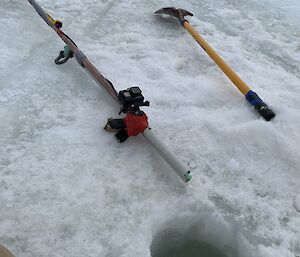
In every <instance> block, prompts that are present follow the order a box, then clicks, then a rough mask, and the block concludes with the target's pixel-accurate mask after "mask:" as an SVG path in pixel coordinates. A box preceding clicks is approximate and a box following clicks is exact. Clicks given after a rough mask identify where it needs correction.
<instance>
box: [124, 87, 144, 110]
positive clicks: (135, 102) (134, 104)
mask: <svg viewBox="0 0 300 257" xmlns="http://www.w3.org/2000/svg"><path fill="white" fill-rule="evenodd" d="M118 99H119V101H120V103H121V111H120V113H121V112H123V113H128V112H130V111H131V112H135V111H139V110H140V107H141V106H150V102H149V101H144V99H145V98H144V96H143V95H142V90H141V89H140V88H139V87H130V88H128V89H126V90H122V91H120V92H119V95H118Z"/></svg>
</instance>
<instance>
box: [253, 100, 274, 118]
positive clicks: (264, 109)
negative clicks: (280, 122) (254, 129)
mask: <svg viewBox="0 0 300 257" xmlns="http://www.w3.org/2000/svg"><path fill="white" fill-rule="evenodd" d="M255 109H256V110H257V111H258V113H259V114H260V115H261V116H262V117H263V118H264V119H265V120H266V121H270V120H272V119H273V118H274V117H275V116H276V114H275V113H274V112H273V111H272V110H271V109H270V108H269V107H268V106H267V105H265V104H263V105H261V106H257V107H255Z"/></svg>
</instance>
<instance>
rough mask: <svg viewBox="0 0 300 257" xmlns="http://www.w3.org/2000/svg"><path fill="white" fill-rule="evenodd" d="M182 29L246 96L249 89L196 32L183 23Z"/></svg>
mask: <svg viewBox="0 0 300 257" xmlns="http://www.w3.org/2000/svg"><path fill="white" fill-rule="evenodd" d="M183 26H184V28H185V29H186V30H187V31H188V32H189V33H190V34H191V35H192V36H193V37H194V39H195V40H196V41H197V42H198V43H199V44H200V46H201V47H202V48H203V49H204V50H205V51H206V52H207V54H208V55H209V56H210V57H211V58H212V59H213V60H214V62H215V63H216V64H217V65H218V66H219V67H220V69H221V70H222V71H223V72H224V73H225V74H226V75H227V77H228V78H229V79H230V80H231V81H232V82H233V84H235V86H236V87H237V88H238V89H239V90H240V91H241V92H242V93H243V94H244V95H246V94H247V93H248V92H249V91H250V90H251V89H250V87H249V86H248V85H247V84H246V83H245V82H244V81H243V80H242V79H241V78H240V77H239V76H238V75H237V74H236V73H235V72H234V71H233V70H232V69H231V68H230V67H229V65H228V64H227V63H226V62H224V60H223V59H222V58H221V57H220V56H219V55H218V54H217V53H216V52H215V50H214V49H212V48H211V47H210V45H209V44H208V43H207V42H206V41H205V40H204V39H203V38H202V37H201V36H200V35H199V34H198V33H197V31H196V30H195V29H194V28H193V27H192V26H191V25H190V24H189V23H188V22H187V21H185V22H184V24H183Z"/></svg>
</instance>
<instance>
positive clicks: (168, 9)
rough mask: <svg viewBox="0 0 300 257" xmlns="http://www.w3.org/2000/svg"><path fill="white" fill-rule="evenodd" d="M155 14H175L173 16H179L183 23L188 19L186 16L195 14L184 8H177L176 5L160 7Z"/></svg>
mask: <svg viewBox="0 0 300 257" xmlns="http://www.w3.org/2000/svg"><path fill="white" fill-rule="evenodd" d="M155 14H166V15H170V16H173V17H175V18H177V19H178V20H179V21H180V23H181V24H182V25H183V23H184V22H185V21H186V19H185V18H184V17H185V16H193V14H192V13H190V12H188V11H186V10H184V9H176V8H175V7H165V8H162V9H159V10H157V11H156V12H155Z"/></svg>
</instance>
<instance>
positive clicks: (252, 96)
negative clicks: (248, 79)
mask: <svg viewBox="0 0 300 257" xmlns="http://www.w3.org/2000/svg"><path fill="white" fill-rule="evenodd" d="M246 99H247V101H248V102H249V103H250V104H251V105H253V106H254V107H255V106H257V105H260V104H264V102H263V101H262V100H261V99H260V97H259V96H258V95H257V94H256V93H255V92H253V91H252V90H250V91H249V92H248V93H247V94H246Z"/></svg>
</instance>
